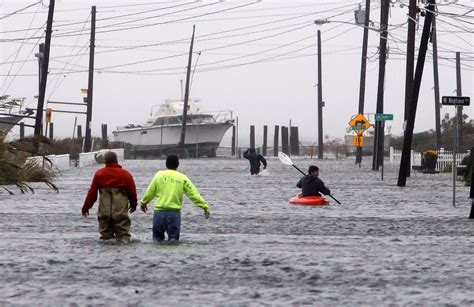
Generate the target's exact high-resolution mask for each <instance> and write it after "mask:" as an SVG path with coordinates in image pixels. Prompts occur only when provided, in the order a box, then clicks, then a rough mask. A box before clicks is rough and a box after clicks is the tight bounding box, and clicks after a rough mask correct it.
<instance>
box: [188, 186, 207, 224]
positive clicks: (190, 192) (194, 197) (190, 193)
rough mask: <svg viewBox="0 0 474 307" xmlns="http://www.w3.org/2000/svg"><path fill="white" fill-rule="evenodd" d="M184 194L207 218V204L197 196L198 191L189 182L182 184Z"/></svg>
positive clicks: (199, 195)
mask: <svg viewBox="0 0 474 307" xmlns="http://www.w3.org/2000/svg"><path fill="white" fill-rule="evenodd" d="M183 190H184V193H185V194H186V196H187V197H188V198H189V199H190V200H191V201H192V202H193V203H194V204H195V205H196V206H198V207H199V208H201V209H203V210H204V216H205V217H206V218H209V205H208V204H207V202H206V201H205V200H204V198H202V196H201V194H199V191H198V189H197V188H196V187H195V186H194V184H193V183H192V182H191V180H189V179H188V180H186V181H185V182H184V189H183Z"/></svg>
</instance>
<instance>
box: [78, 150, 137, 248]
mask: <svg viewBox="0 0 474 307" xmlns="http://www.w3.org/2000/svg"><path fill="white" fill-rule="evenodd" d="M104 162H105V167H104V168H101V169H99V170H98V171H97V172H96V173H95V175H94V179H93V180H92V184H91V186H90V189H89V192H88V193H87V197H86V199H85V201H84V205H83V206H82V216H84V217H87V216H89V209H91V208H92V206H93V205H94V203H95V201H96V200H97V192H99V194H100V197H99V209H98V211H97V217H98V220H99V232H100V238H101V239H102V240H109V239H116V240H117V241H118V242H122V243H130V242H131V236H130V225H131V222H130V218H129V217H128V212H129V211H130V213H133V212H135V210H136V208H137V191H136V188H135V182H134V181H133V177H132V175H131V174H130V173H129V172H128V171H126V170H125V169H123V168H122V166H120V165H119V164H118V161H117V154H116V153H114V152H112V151H109V152H107V153H105V155H104ZM129 203H130V206H129Z"/></svg>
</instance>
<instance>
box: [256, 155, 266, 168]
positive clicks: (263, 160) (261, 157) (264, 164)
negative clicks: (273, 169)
mask: <svg viewBox="0 0 474 307" xmlns="http://www.w3.org/2000/svg"><path fill="white" fill-rule="evenodd" d="M258 158H259V159H260V161H261V162H262V164H263V169H266V168H267V160H265V158H264V157H263V156H262V155H258Z"/></svg>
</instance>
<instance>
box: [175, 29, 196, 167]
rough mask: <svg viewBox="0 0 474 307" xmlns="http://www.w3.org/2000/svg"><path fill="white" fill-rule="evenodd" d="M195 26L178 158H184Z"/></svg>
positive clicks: (190, 50)
mask: <svg viewBox="0 0 474 307" xmlns="http://www.w3.org/2000/svg"><path fill="white" fill-rule="evenodd" d="M195 28H196V26H195V25H193V35H192V36H191V46H190V47H189V58H188V69H187V71H186V87H185V89H184V102H183V124H182V126H181V138H180V141H179V149H180V156H181V158H184V141H185V139H186V116H187V115H188V100H189V81H190V76H191V62H192V59H193V45H194V30H195Z"/></svg>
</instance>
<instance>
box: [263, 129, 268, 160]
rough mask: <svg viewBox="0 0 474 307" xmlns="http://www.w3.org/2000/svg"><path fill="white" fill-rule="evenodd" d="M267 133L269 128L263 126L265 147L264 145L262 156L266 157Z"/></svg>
mask: <svg viewBox="0 0 474 307" xmlns="http://www.w3.org/2000/svg"><path fill="white" fill-rule="evenodd" d="M267 132H268V127H267V125H265V126H263V145H262V155H263V156H266V155H267Z"/></svg>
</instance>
